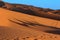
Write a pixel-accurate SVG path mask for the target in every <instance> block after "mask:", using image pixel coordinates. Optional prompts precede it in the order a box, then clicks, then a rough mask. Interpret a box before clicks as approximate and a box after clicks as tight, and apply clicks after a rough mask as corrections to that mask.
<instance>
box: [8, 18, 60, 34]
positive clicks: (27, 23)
mask: <svg viewBox="0 0 60 40" xmlns="http://www.w3.org/2000/svg"><path fill="white" fill-rule="evenodd" d="M8 20H9V21H11V22H13V23H16V24H18V25H22V26H25V27H29V28H32V27H31V26H34V27H38V26H39V28H42V30H44V28H45V29H46V28H47V29H48V30H44V32H47V33H52V34H59V35H60V28H56V27H53V26H47V25H43V24H39V23H37V22H33V21H32V22H30V21H26V20H18V19H15V20H16V21H14V20H10V19H8ZM51 29H53V30H51ZM39 30H40V29H39Z"/></svg>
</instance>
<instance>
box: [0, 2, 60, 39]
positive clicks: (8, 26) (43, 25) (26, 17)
mask: <svg viewBox="0 0 60 40" xmlns="http://www.w3.org/2000/svg"><path fill="white" fill-rule="evenodd" d="M0 3H1V4H0V40H60V14H59V13H60V12H59V10H52V9H44V8H39V7H34V6H28V5H22V4H9V3H5V2H2V1H0ZM56 12H58V13H56Z"/></svg>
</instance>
